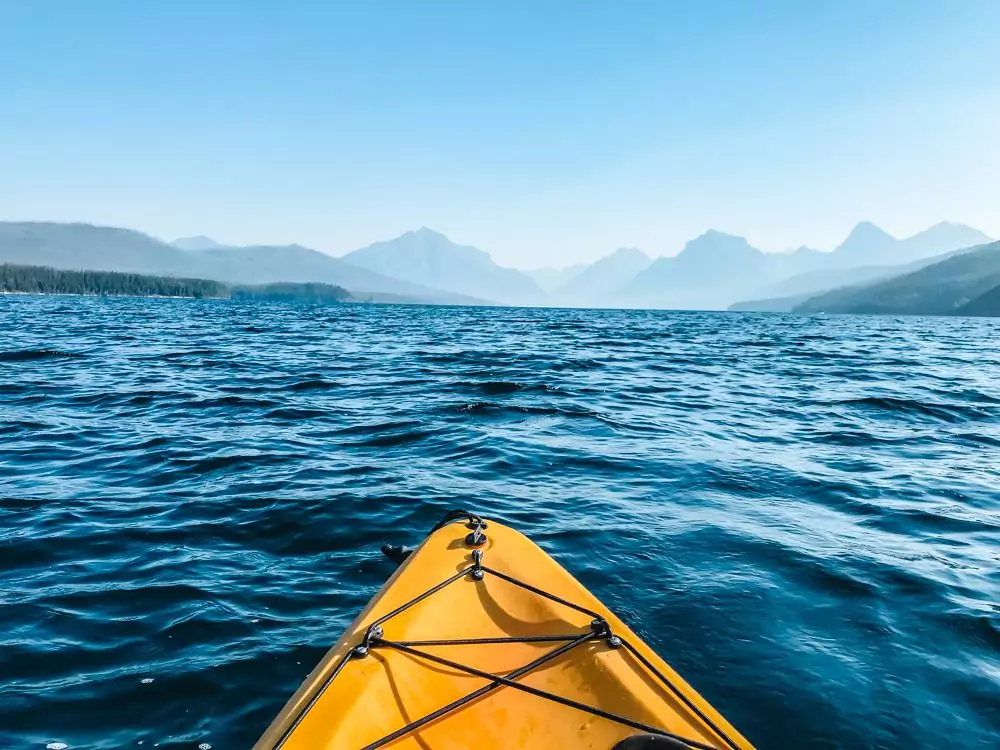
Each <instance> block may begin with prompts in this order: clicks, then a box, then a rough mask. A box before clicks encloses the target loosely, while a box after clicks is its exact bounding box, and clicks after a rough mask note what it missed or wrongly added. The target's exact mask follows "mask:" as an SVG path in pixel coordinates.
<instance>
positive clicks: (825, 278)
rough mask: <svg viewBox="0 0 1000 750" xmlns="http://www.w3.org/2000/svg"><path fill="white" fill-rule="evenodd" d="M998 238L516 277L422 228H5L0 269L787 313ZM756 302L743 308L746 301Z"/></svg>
mask: <svg viewBox="0 0 1000 750" xmlns="http://www.w3.org/2000/svg"><path fill="white" fill-rule="evenodd" d="M988 242H990V238H988V237H987V236H986V235H984V234H983V233H981V232H979V231H977V230H975V229H972V228H970V227H967V226H964V225H961V224H952V223H940V224H936V225H934V226H932V227H930V228H929V229H927V230H924V231H923V232H920V233H918V234H915V235H913V236H912V237H907V238H904V239H897V238H895V237H893V236H892V235H890V234H888V233H887V232H885V231H883V230H881V229H880V228H878V227H877V226H875V225H874V224H871V223H870V222H862V223H860V224H858V225H857V226H856V227H855V228H854V229H853V230H852V231H851V233H850V234H849V235H848V237H847V238H846V239H845V240H844V242H842V243H841V244H840V245H839V246H838V247H837V248H835V249H834V250H833V251H830V252H821V251H818V250H814V249H811V248H808V247H801V248H799V249H797V250H795V251H792V252H787V253H766V252H762V251H761V250H759V249H757V248H755V247H753V246H752V245H751V244H750V243H749V242H748V241H747V240H746V239H745V238H743V237H739V236H736V235H732V234H727V233H724V232H720V231H717V230H709V231H707V232H705V233H704V234H702V235H701V236H699V237H696V238H695V239H693V240H691V241H690V242H688V243H687V244H686V245H685V246H684V248H683V249H682V250H681V252H680V253H678V254H677V255H675V256H672V257H660V258H655V259H654V258H651V257H650V256H648V255H647V254H646V253H644V252H643V251H641V250H638V249H636V248H619V249H618V250H615V251H614V252H612V253H609V254H608V255H606V256H605V257H603V258H601V259H600V260H598V261H596V262H595V263H592V264H589V265H581V264H577V265H573V266H568V267H566V268H563V269H555V268H548V269H535V270H533V271H520V270H517V269H513V268H507V267H504V266H502V265H499V264H497V263H496V262H495V261H494V260H493V258H492V257H491V256H490V255H489V254H488V253H486V252H483V251H482V250H479V249H477V248H475V247H471V246H468V245H461V244H458V243H455V242H452V241H451V240H450V239H449V238H448V237H446V236H445V235H444V234H441V233H440V232H436V231H433V230H431V229H428V228H426V227H424V228H421V229H419V230H416V231H412V232H406V233H405V234H403V235H401V236H399V237H396V238H395V239H392V240H387V241H381V242H375V243H373V244H371V245H369V246H367V247H364V248H361V249H359V250H355V251H353V252H350V253H347V254H346V255H344V256H343V257H340V258H337V257H333V256H331V255H329V254H327V253H323V252H320V251H318V250H314V249H311V248H307V247H304V246H301V245H250V246H227V245H224V244H223V243H219V242H216V241H215V240H213V239H212V238H210V237H206V236H203V235H199V236H193V237H184V238H181V239H178V240H175V241H174V242H172V243H168V242H163V241H160V240H158V239H155V238H153V237H151V236H149V235H146V234H143V233H141V232H137V231H134V230H130V229H119V228H116V227H99V226H92V225H89V224H56V223H46V222H0V263H3V262H6V263H16V264H22V265H25V264H26V265H44V266H51V267H54V268H61V269H93V270H106V271H127V272H132V273H145V274H156V275H161V276H175V277H187V278H204V279H211V280H216V281H220V282H224V283H229V284H266V283H274V282H298V283H308V282H317V283H325V284H334V285H339V286H341V287H344V288H346V289H348V290H350V291H351V292H352V293H353V294H354V296H356V297H359V298H362V299H363V298H365V297H366V296H368V297H375V296H378V297H380V298H382V299H389V298H391V299H393V300H396V301H410V302H421V303H431V304H516V305H556V306H586V307H654V308H700V309H725V308H727V307H730V306H733V305H738V307H739V308H741V309H791V308H792V307H795V306H796V305H800V304H802V303H804V302H806V301H807V300H808V299H810V298H812V297H816V296H817V295H820V294H822V293H825V292H828V291H831V290H833V289H839V288H844V287H848V288H852V287H855V286H857V285H865V284H871V283H874V282H878V281H882V280H887V279H890V278H895V277H898V276H900V275H903V274H907V273H912V272H915V271H918V270H920V269H921V268H922V267H924V266H929V265H930V264H933V263H935V262H936V261H939V260H942V259H943V258H945V257H946V256H947V254H948V253H954V252H956V251H960V250H962V249H964V248H968V247H972V246H977V245H984V244H986V243H988ZM753 299H756V300H758V302H757V303H753V302H751V303H741V302H740V301H741V300H753Z"/></svg>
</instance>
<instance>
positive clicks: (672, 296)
mask: <svg viewBox="0 0 1000 750" xmlns="http://www.w3.org/2000/svg"><path fill="white" fill-rule="evenodd" d="M783 262H785V259H784V258H778V257H777V256H776V254H768V253H763V252H761V251H760V250H758V249H757V248H755V247H752V246H751V245H750V243H748V242H747V241H746V239H744V238H743V237H736V236H734V235H731V234H725V233H723V232H718V231H716V230H714V229H710V230H709V231H707V232H705V234H703V235H701V236H700V237H697V238H696V239H693V240H691V241H690V242H688V243H687V245H685V246H684V249H683V250H682V251H681V252H680V253H678V254H677V255H675V256H673V257H670V258H658V259H657V260H655V261H653V262H652V263H651V264H650V265H649V266H648V267H647V268H646V269H645V270H643V271H641V272H639V273H638V274H636V276H635V277H634V278H633V279H632V280H631V281H629V282H628V283H626V284H625V285H624V286H622V287H621V288H620V289H619V290H618V292H616V293H615V294H614V299H615V300H616V301H617V302H618V303H620V304H623V305H627V306H630V307H644V306H649V307H671V308H678V309H685V308H695V309H725V308H726V307H728V306H729V305H731V304H732V303H733V302H735V301H737V300H739V299H741V298H746V296H748V295H749V294H751V293H752V292H753V290H756V289H759V288H760V287H761V286H764V285H765V284H767V283H769V282H772V281H774V280H775V279H776V278H777V276H778V275H779V274H780V272H781V264H782V263H783Z"/></svg>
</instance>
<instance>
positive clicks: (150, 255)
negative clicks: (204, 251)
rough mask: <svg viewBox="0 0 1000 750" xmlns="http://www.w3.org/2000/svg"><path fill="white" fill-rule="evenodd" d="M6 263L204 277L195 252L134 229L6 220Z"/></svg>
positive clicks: (1, 228)
mask: <svg viewBox="0 0 1000 750" xmlns="http://www.w3.org/2000/svg"><path fill="white" fill-rule="evenodd" d="M0 263H16V264H21V265H40V266H50V267H52V268H64V269H78V270H82V269H88V270H94V271H124V272H131V273H142V274H158V275H164V276H197V277H203V276H204V274H202V273H200V272H199V271H200V269H199V267H198V264H197V263H195V262H193V261H192V257H191V255H190V254H188V253H186V252H184V251H183V250H179V249H178V248H175V247H171V246H170V245H167V244H165V243H163V242H160V241H159V240H155V239H153V238H152V237H150V236H148V235H145V234H143V233H142V232H136V231H134V230H131V229H119V228H117V227H97V226H92V225H90V224H57V223H53V222H0Z"/></svg>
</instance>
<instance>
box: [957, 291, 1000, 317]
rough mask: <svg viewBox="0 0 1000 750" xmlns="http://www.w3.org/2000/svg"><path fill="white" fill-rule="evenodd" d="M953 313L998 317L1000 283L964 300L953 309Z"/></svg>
mask: <svg viewBox="0 0 1000 750" xmlns="http://www.w3.org/2000/svg"><path fill="white" fill-rule="evenodd" d="M955 315H968V316H970V317H985V318H997V317H1000V285H997V286H995V287H993V288H992V289H990V290H989V291H987V292H985V293H983V294H980V295H979V296H978V297H976V298H975V299H974V300H971V301H969V302H966V303H965V304H964V305H962V306H960V307H959V308H958V309H956V310H955Z"/></svg>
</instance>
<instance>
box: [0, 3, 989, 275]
mask: <svg viewBox="0 0 1000 750" xmlns="http://www.w3.org/2000/svg"><path fill="white" fill-rule="evenodd" d="M997 39H1000V2H997V1H996V0H937V1H935V0H839V1H835V2H834V1H830V0H810V1H809V2H801V0H787V1H786V0H772V1H771V2H767V1H766V0H759V1H753V2H752V1H751V0H746V1H741V0H713V1H712V2H698V1H697V0H650V1H649V2H633V1H630V0H617V1H615V2H586V1H585V0H566V1H565V2H553V1H550V0H527V1H524V2H522V1H520V0H506V2H501V1H499V0H497V1H495V2H493V1H486V0H484V1H482V2H468V1H464V2H458V1H455V2H434V1H433V0H425V1H424V2H419V3H418V2H410V1H409V0H398V1H396V2H389V1H387V0H386V1H382V0H357V1H356V2H332V1H326V2H304V1H300V2H296V1H294V0H285V1H284V2H280V1H278V0H274V1H273V2H260V1H258V0H239V1H238V2H222V1H213V0H198V1H189V0H171V2H163V3H142V2H138V3H137V2H132V1H131V0H121V1H119V2H110V1H105V0H87V2H79V0H65V1H63V2H58V1H56V0H0V92H2V93H0V219H3V220H28V219H32V220H52V221H87V222H92V223H96V224H108V225H115V226H126V227H131V228H136V229H141V230H143V231H145V232H148V233H150V234H153V235H154V236H158V237H162V238H166V239H173V238H174V237H178V236H184V235H192V234H206V235H209V236H211V237H213V238H215V239H217V240H220V241H223V242H226V243H230V244H250V243H275V244H276V243H291V242H297V243H300V244H304V245H307V246H310V247H315V248H317V249H320V250H323V251H326V252H329V253H332V254H334V255H340V254H343V253H346V252H349V251H350V250H353V249H356V248H358V247H361V246H364V245H367V244H369V243H371V242H374V241H376V240H381V239H388V238H391V237H393V236H396V235H399V234H401V233H403V232H405V231H407V230H410V229H415V228H418V227H420V226H429V227H431V228H433V229H436V230H438V231H441V232H444V233H445V234H447V235H448V236H449V237H450V238H452V239H453V240H455V241H457V242H461V243H463V244H471V245H475V246H476V247H479V248H481V249H483V250H486V251H488V252H490V253H491V254H492V255H493V257H494V258H495V259H496V260H497V261H498V262H500V263H503V264H506V265H511V266H515V267H521V268H532V267H540V266H561V265H567V264H570V263H574V262H579V261H591V260H595V259H596V258H598V257H600V256H601V255H604V254H606V253H608V252H610V251H612V250H614V249H615V248H617V247H620V246H636V247H641V248H642V249H644V250H646V251H647V252H648V253H650V254H651V255H672V254H674V253H676V252H678V251H679V250H680V249H681V248H682V247H683V245H684V243H685V242H686V241H687V240H689V239H691V238H693V237H695V236H697V235H699V234H701V233H702V232H704V231H705V230H707V229H709V228H715V229H718V230H720V231H725V232H730V233H733V234H738V235H742V236H745V237H747V238H748V239H749V240H750V242H751V243H752V244H754V245H755V246H757V247H760V248H761V249H763V250H768V251H781V250H787V249H791V248H794V247H797V246H799V245H803V244H807V245H810V246H812V247H817V248H819V249H831V248H832V247H834V246H835V245H836V244H837V243H838V242H840V241H841V240H843V238H844V237H845V236H846V235H847V233H848V232H849V231H850V229H851V227H852V226H853V225H854V224H855V223H857V222H858V221H861V220H871V221H874V222H876V223H877V224H879V225H880V226H882V227H883V228H884V229H886V230H888V231H890V232H892V233H893V234H896V235H897V236H905V235H908V234H912V233H914V232H916V231H919V230H920V229H923V228H925V227H927V226H929V225H931V224H933V223H936V222H938V221H941V220H950V221H959V222H964V223H967V224H970V225H972V226H975V227H977V228H979V229H981V230H983V231H985V232H987V233H988V234H990V235H991V236H994V237H1000V44H998V43H997Z"/></svg>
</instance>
